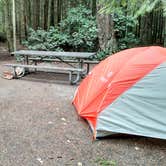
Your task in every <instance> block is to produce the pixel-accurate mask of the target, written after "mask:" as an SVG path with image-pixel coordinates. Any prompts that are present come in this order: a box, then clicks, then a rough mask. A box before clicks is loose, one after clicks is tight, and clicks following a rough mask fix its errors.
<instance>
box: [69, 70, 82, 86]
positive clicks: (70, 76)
mask: <svg viewBox="0 0 166 166" xmlns="http://www.w3.org/2000/svg"><path fill="white" fill-rule="evenodd" d="M73 74H74V73H73V72H69V81H70V84H71V85H74V84H76V83H77V82H78V81H79V80H80V72H77V75H76V78H75V79H74V80H73Z"/></svg>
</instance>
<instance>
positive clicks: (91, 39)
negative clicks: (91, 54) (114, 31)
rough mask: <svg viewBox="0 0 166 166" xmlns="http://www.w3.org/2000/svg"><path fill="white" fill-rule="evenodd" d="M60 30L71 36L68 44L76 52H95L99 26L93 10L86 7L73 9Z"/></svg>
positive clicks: (63, 21)
mask: <svg viewBox="0 0 166 166" xmlns="http://www.w3.org/2000/svg"><path fill="white" fill-rule="evenodd" d="M60 28H61V29H62V31H63V33H65V34H67V35H68V36H69V41H68V44H69V46H71V47H72V48H73V49H74V50H77V51H78V50H80V49H84V50H87V51H90V50H93V49H94V47H95V44H96V39H97V25H96V20H95V17H93V16H92V13H91V10H90V9H87V8H85V7H84V6H78V7H76V8H72V9H70V10H69V11H68V13H67V18H66V19H64V20H62V21H61V23H60Z"/></svg>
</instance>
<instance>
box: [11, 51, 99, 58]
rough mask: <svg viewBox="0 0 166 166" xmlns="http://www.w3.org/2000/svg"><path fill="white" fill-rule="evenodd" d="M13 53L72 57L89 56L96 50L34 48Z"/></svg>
mask: <svg viewBox="0 0 166 166" xmlns="http://www.w3.org/2000/svg"><path fill="white" fill-rule="evenodd" d="M12 54H16V55H26V56H40V57H46V56H52V57H70V58H89V57H91V56H94V55H96V53H95V52H55V51H33V50H19V51H15V52H13V53H12Z"/></svg>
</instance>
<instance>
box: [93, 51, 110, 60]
mask: <svg viewBox="0 0 166 166" xmlns="http://www.w3.org/2000/svg"><path fill="white" fill-rule="evenodd" d="M109 55H110V50H109V49H105V50H102V51H98V52H97V55H96V56H95V57H94V58H93V59H96V60H99V61H101V60H103V59H105V58H107V57H108V56H109Z"/></svg>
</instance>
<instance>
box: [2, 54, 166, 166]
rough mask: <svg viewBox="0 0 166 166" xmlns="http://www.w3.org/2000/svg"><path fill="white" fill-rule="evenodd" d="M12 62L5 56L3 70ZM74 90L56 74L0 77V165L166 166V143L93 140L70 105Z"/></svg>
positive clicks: (127, 138) (129, 138) (135, 139)
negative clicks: (14, 78) (10, 77)
mask: <svg viewBox="0 0 166 166" xmlns="http://www.w3.org/2000/svg"><path fill="white" fill-rule="evenodd" d="M11 61H12V58H8V59H7V55H6V56H5V58H2V56H1V59H0V71H3V70H5V69H4V67H3V66H2V64H4V63H8V62H11ZM76 88H77V87H76V86H71V85H68V84H67V83H65V82H63V83H62V82H61V83H60V82H58V79H57V77H56V76H55V75H54V74H44V73H38V74H32V75H29V76H26V77H24V78H23V79H19V80H5V79H2V78H0V166H40V165H43V166H65V165H71V166H81V165H83V166H100V165H101V166H106V165H113V166H166V141H165V140H159V139H151V138H144V137H136V136H125V137H124V136H123V137H122V136H119V137H114V138H107V139H103V140H98V141H92V133H91V131H90V129H89V127H88V125H87V123H86V122H84V121H83V120H78V117H77V114H76V112H75V110H74V108H73V106H72V104H71V101H72V98H73V95H74V92H75V90H76Z"/></svg>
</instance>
